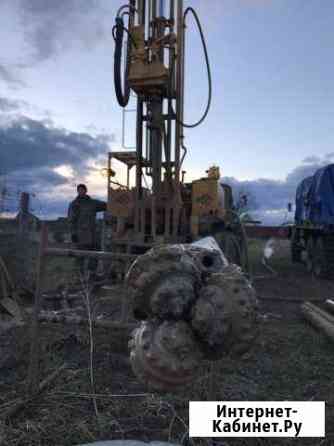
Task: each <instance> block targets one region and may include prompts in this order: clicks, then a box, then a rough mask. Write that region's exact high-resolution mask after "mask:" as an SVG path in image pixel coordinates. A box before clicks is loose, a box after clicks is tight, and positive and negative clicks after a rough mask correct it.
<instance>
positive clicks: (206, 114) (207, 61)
mask: <svg viewBox="0 0 334 446" xmlns="http://www.w3.org/2000/svg"><path fill="white" fill-rule="evenodd" d="M189 13H191V14H192V15H193V17H194V19H195V21H196V24H197V27H198V30H199V33H200V36H201V41H202V45H203V50H204V55H205V63H206V68H207V73H208V86H209V93H208V102H207V105H206V109H205V112H204V114H203V116H202V117H201V119H199V120H198V121H197V122H195V123H194V124H187V123H185V122H182V121H181V120H179V119H178V122H179V124H181V125H182V126H183V127H186V128H190V129H191V128H195V127H198V126H199V125H200V124H202V122H203V121H204V120H205V119H206V117H207V116H208V113H209V111H210V107H211V102H212V76H211V67H210V61H209V54H208V48H207V45H206V40H205V37H204V33H203V28H202V25H201V22H200V19H199V17H198V15H197V13H196V11H195V10H194V9H193V8H192V7H188V8H187V9H186V10H185V12H184V15H183V22H184V24H185V23H186V19H187V16H188V14H189Z"/></svg>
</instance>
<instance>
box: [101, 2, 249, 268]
mask: <svg viewBox="0 0 334 446" xmlns="http://www.w3.org/2000/svg"><path fill="white" fill-rule="evenodd" d="M190 15H192V16H193V17H194V19H195V22H196V24H197V27H198V30H199V33H200V37H201V41H202V44H203V51H204V56H205V63H206V67H207V74H208V81H209V82H208V84H209V94H208V102H207V106H206V109H205V112H204V114H203V116H202V117H201V118H200V119H199V120H198V121H197V122H195V123H186V122H185V119H184V98H185V53H186V45H185V42H186V23H187V19H188V17H189V16H190ZM125 36H126V37H127V43H125ZM113 37H114V40H115V58H114V81H115V92H116V97H117V100H118V103H119V105H120V106H121V107H123V108H125V107H127V105H128V103H129V100H130V97H131V96H135V97H136V144H135V150H133V151H129V150H121V151H114V152H111V153H110V154H109V159H108V169H107V172H108V212H107V215H106V236H105V249H108V250H112V251H113V252H119V253H122V252H123V253H130V254H143V253H144V252H146V251H147V250H149V249H150V248H152V246H155V245H157V244H170V243H190V242H193V241H195V240H197V239H199V238H202V237H204V236H206V235H211V236H214V237H215V238H216V240H217V242H218V243H219V245H220V247H221V248H222V250H223V251H224V254H225V255H226V257H227V259H228V260H229V261H231V262H232V263H235V264H238V265H240V266H241V267H242V268H243V269H244V270H247V268H248V255H247V241H246V237H245V232H244V229H243V226H242V224H241V222H240V219H239V217H238V215H237V213H236V212H235V210H234V206H233V196H232V190H231V188H230V186H228V185H227V184H223V183H222V181H221V179H220V172H219V167H217V166H212V167H211V168H209V169H208V171H206V173H207V176H205V177H203V178H200V179H198V180H196V181H193V182H191V183H187V182H185V180H184V176H185V171H184V170H183V166H184V160H185V157H186V155H187V153H188V150H187V148H186V146H185V134H184V132H185V129H189V130H190V129H194V128H195V127H197V126H199V125H200V124H201V123H202V122H203V121H204V120H205V118H206V116H207V115H208V112H209V109H210V104H211V98H212V80H211V70H210V63H209V56H208V51H207V46H206V42H205V37H204V33H203V30H202V26H201V23H200V20H199V18H198V15H197V13H196V11H195V10H194V9H193V8H192V7H187V8H186V9H184V2H183V0H168V1H164V0H130V1H129V3H128V4H126V5H124V6H122V7H121V8H120V9H119V11H118V12H117V16H116V23H115V26H114V28H113ZM113 160H117V161H119V162H121V163H122V164H123V165H124V166H125V167H126V171H127V181H126V184H121V183H120V182H119V181H117V179H116V178H115V172H114V170H113ZM133 168H134V170H135V182H134V183H135V184H134V185H131V184H130V176H131V175H130V174H131V172H132V171H133Z"/></svg>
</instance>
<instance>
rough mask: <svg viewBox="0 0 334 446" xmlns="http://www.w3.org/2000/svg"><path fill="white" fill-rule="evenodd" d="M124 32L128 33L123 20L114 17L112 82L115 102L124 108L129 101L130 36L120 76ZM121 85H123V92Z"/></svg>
mask: <svg viewBox="0 0 334 446" xmlns="http://www.w3.org/2000/svg"><path fill="white" fill-rule="evenodd" d="M124 31H125V32H128V30H127V29H126V28H125V26H124V21H123V18H122V17H116V25H115V26H114V28H113V36H114V39H115V58H114V80H115V93H116V97H117V101H118V103H119V105H120V106H121V107H126V106H127V105H128V103H129V99H130V87H129V83H128V74H129V65H130V63H129V62H130V48H131V36H130V34H129V32H128V34H129V39H128V51H127V55H126V67H125V70H124V74H123V76H122V53H123V39H124ZM122 77H123V79H122ZM122 84H124V91H123V86H122Z"/></svg>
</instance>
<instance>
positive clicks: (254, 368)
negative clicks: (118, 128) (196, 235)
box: [0, 240, 334, 446]
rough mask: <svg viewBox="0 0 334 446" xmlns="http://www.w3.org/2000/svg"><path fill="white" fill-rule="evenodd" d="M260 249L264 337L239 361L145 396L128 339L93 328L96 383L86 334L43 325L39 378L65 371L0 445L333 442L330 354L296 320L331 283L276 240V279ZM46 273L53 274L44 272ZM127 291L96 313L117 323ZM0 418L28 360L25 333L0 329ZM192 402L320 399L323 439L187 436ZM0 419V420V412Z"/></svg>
mask: <svg viewBox="0 0 334 446" xmlns="http://www.w3.org/2000/svg"><path fill="white" fill-rule="evenodd" d="M262 249H263V243H262V242H259V241H254V240H251V241H250V251H251V263H252V272H253V277H254V286H255V288H256V290H257V293H258V297H259V301H260V304H261V320H262V323H261V334H260V336H259V338H258V339H257V342H256V344H255V345H254V348H253V349H252V351H251V352H249V353H247V354H246V355H244V356H243V357H242V358H240V359H237V360H236V359H233V360H232V359H230V358H225V359H224V360H222V361H219V362H217V363H215V364H214V365H213V366H212V364H204V365H203V367H202V369H201V371H200V374H199V378H198V380H197V381H196V383H195V384H194V385H193V386H192V387H191V388H187V389H184V390H183V391H182V392H180V393H179V394H177V395H175V394H163V395H159V394H152V393H148V392H147V389H145V387H144V386H143V385H142V384H141V383H140V382H138V380H137V379H136V377H135V376H134V374H133V373H132V370H131V367H130V363H129V359H128V353H127V347H126V346H127V337H126V336H115V335H112V334H111V333H110V332H108V330H105V329H102V328H98V329H94V333H93V341H94V384H95V395H96V407H95V408H94V404H93V401H92V397H91V395H92V386H91V382H90V373H89V358H90V356H89V354H90V336H89V330H88V325H87V326H83V327H77V326H69V325H66V326H64V325H57V324H47V323H43V324H42V333H41V340H40V346H41V351H42V360H41V364H40V366H41V377H42V378H44V377H46V376H47V375H48V374H50V373H51V372H52V371H54V370H55V369H56V368H57V367H59V366H60V365H62V364H63V363H64V362H65V363H66V368H65V370H64V371H63V372H62V373H61V374H60V375H59V377H58V378H57V380H56V381H55V382H53V383H52V385H51V386H50V387H49V388H48V390H47V391H44V392H43V393H42V394H41V395H40V396H39V397H38V398H37V399H36V400H35V401H33V402H30V403H27V404H26V405H25V407H24V408H23V410H21V411H20V412H18V413H17V414H16V415H15V416H14V417H12V418H11V419H10V421H6V422H4V421H2V422H0V423H1V424H0V445H4V446H28V445H29V446H37V445H38V446H44V445H49V446H53V445H57V446H73V445H79V444H81V443H87V442H93V441H98V440H112V439H139V440H144V441H153V440H160V441H171V442H174V443H179V444H181V443H183V444H185V445H186V444H189V445H196V446H197V445H198V446H202V445H203V446H209V445H210V446H211V445H212V446H234V445H235V446H241V445H249V446H257V445H265V446H267V445H268V446H269V445H270V446H271V445H273V446H275V445H290V444H291V445H292V444H293V445H298V446H299V445H312V446H315V445H323V446H325V445H326V446H331V445H334V392H333V377H334V351H333V344H331V343H330V342H329V341H328V340H327V339H326V338H325V337H324V336H323V335H322V334H321V333H319V332H317V331H316V330H314V329H313V328H312V327H311V326H310V325H308V324H307V323H306V322H305V321H304V320H303V319H302V317H301V313H300V303H301V302H303V301H304V300H315V301H319V302H323V301H324V300H325V299H327V298H333V297H334V282H332V281H325V280H321V281H319V280H316V279H314V278H313V277H311V276H310V275H308V274H307V273H306V272H305V270H304V268H303V266H299V265H292V264H291V263H290V260H289V249H288V246H287V244H286V242H282V243H281V245H280V246H279V247H278V248H277V250H276V255H274V258H273V259H272V260H271V263H270V265H271V267H272V268H273V270H274V271H275V272H276V274H273V273H271V272H270V271H268V270H266V269H265V268H264V267H263V266H262V265H261V262H260V260H261V256H262ZM67 269H68V265H66V264H57V265H56V266H54V268H53V276H52V278H51V277H50V280H48V286H49V288H50V287H51V285H52V287H55V288H56V287H58V288H61V285H62V280H63V275H64V271H65V270H67ZM50 274H52V273H51V272H50ZM123 293H124V290H122V289H120V288H119V287H116V288H115V289H114V290H113V292H112V294H111V302H110V300H107V301H106V300H103V302H100V303H98V302H99V297H95V300H94V302H97V306H96V307H95V309H96V312H97V314H99V315H100V316H101V315H102V314H103V315H104V316H105V315H106V314H107V315H108V317H109V318H110V319H115V320H117V319H118V318H119V317H120V302H121V300H122V296H123ZM0 353H1V355H0V409H1V410H0V414H1V413H2V414H3V413H5V411H6V410H8V408H9V407H11V404H12V402H13V401H14V400H15V399H16V398H18V397H22V396H23V395H24V391H25V383H26V377H27V365H28V355H29V336H27V327H25V326H22V327H19V328H17V327H16V328H11V329H8V330H6V331H4V330H3V331H1V330H0ZM189 400H204V401H205V400H221V401H223V400H227V401H228V400H230V401H254V400H267V401H283V400H290V401H314V400H316V401H317V400H320V401H326V439H291V440H289V439H241V438H240V439H233V440H232V439H226V440H219V441H218V440H215V441H213V440H210V439H202V440H200V439H189V438H188V435H187V431H188V403H189ZM0 418H1V415H0Z"/></svg>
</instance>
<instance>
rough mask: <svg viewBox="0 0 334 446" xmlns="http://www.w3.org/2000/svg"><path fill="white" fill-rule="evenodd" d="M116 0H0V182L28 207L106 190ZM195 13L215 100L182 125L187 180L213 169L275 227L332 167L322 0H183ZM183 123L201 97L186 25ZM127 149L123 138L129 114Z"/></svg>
mask: <svg viewBox="0 0 334 446" xmlns="http://www.w3.org/2000/svg"><path fill="white" fill-rule="evenodd" d="M122 4H123V2H122V1H121V0H120V1H119V0H57V1H54V0H1V5H0V39H1V42H2V44H1V50H0V174H1V178H0V186H1V185H3V184H4V183H6V187H7V190H8V191H9V195H8V197H9V198H11V199H12V201H10V200H9V201H8V203H12V204H8V206H10V205H11V206H13V205H14V204H13V203H15V199H14V197H16V196H17V192H18V191H20V190H27V191H29V192H31V193H33V194H34V200H33V206H34V210H35V212H36V213H37V214H40V215H44V216H57V215H64V213H66V206H67V201H68V200H69V199H70V198H71V197H72V196H73V190H74V185H75V184H77V183H78V182H81V181H85V182H87V184H88V186H89V189H90V192H91V194H92V195H95V196H99V197H101V198H105V195H106V187H105V183H106V180H105V178H104V177H103V176H102V174H101V172H100V170H101V168H102V167H105V163H106V154H107V152H108V150H110V149H115V150H116V149H117V150H119V149H120V148H121V142H122V141H121V139H122V138H121V129H122V113H121V110H120V108H119V107H118V105H117V103H116V100H115V96H114V90H113V51H114V46H113V39H112V36H111V29H112V26H113V24H114V16H115V13H116V11H117V9H118V8H119V6H120V5H122ZM185 4H186V6H187V5H192V6H194V7H195V8H196V9H197V10H198V12H199V14H200V17H201V20H202V22H203V26H204V30H205V34H206V37H207V41H208V48H209V54H210V59H211V65H212V72H213V73H212V74H213V88H214V98H213V104H212V109H211V113H210V115H209V117H208V119H207V121H206V122H205V123H204V124H203V125H202V127H200V128H198V129H195V130H190V131H187V132H186V145H187V146H188V147H189V156H188V159H187V163H186V168H187V171H188V179H192V178H196V177H198V176H200V175H203V174H204V171H205V170H206V168H207V167H208V166H210V165H211V164H213V163H215V164H219V165H220V167H221V171H222V173H223V175H224V176H225V177H227V178H228V181H229V182H230V183H231V184H232V185H234V186H235V188H236V190H238V191H239V190H247V191H251V193H252V196H254V198H255V199H254V202H255V203H256V208H257V212H258V213H259V214H261V218H262V217H263V218H265V220H266V221H267V222H270V221H276V222H279V221H281V220H282V218H283V214H284V211H283V210H284V209H285V208H286V204H287V203H288V202H289V201H292V200H293V197H294V193H295V188H296V185H297V183H298V181H300V180H301V179H302V178H303V177H304V176H307V175H309V174H312V173H313V172H314V171H315V169H316V168H318V167H319V166H321V165H323V164H326V163H329V162H334V133H333V131H332V129H333V120H334V119H333V118H334V89H333V82H334V81H333V79H334V54H333V53H334V45H333V42H334V36H333V20H334V2H333V1H332V0H321V2H319V0H185ZM188 36H189V37H188V53H187V78H186V120H187V121H192V120H196V118H197V117H198V114H200V112H201V109H200V107H201V106H202V107H204V106H205V101H206V94H207V93H206V91H207V90H206V88H207V84H206V76H205V69H204V64H203V54H202V52H201V47H200V42H199V39H198V35H197V33H196V30H195V29H194V27H193V24H190V25H189V27H188ZM128 129H129V131H128V133H127V144H129V145H131V144H133V141H134V133H133V131H132V130H133V126H132V125H131V122H129V126H128Z"/></svg>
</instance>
